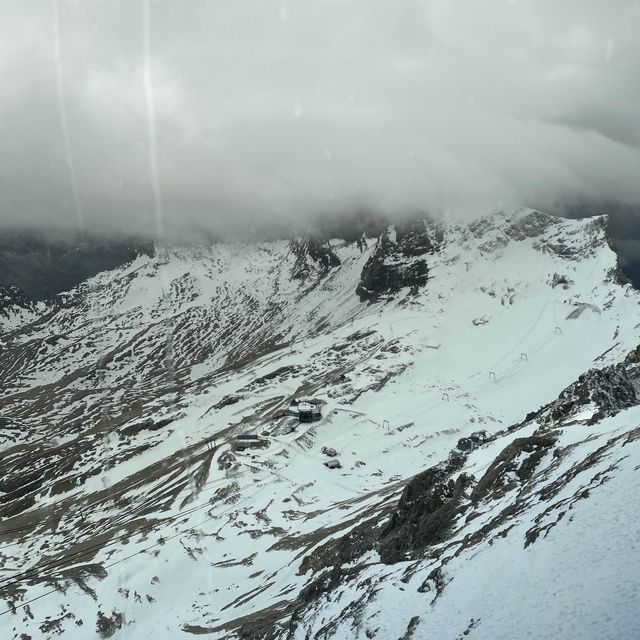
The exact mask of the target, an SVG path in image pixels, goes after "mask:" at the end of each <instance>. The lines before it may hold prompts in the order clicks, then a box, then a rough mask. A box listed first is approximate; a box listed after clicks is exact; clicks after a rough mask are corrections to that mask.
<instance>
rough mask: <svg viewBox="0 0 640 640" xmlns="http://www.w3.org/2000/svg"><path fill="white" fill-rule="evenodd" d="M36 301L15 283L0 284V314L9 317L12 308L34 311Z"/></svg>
mask: <svg viewBox="0 0 640 640" xmlns="http://www.w3.org/2000/svg"><path fill="white" fill-rule="evenodd" d="M35 308H36V303H35V302H34V301H33V300H32V299H31V298H30V297H29V296H27V295H26V294H25V293H24V291H22V290H21V289H19V288H18V287H16V286H13V285H4V284H0V316H4V317H5V318H8V317H9V312H10V311H11V310H19V309H24V310H26V311H34V310H35Z"/></svg>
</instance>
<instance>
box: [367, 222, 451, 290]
mask: <svg viewBox="0 0 640 640" xmlns="http://www.w3.org/2000/svg"><path fill="white" fill-rule="evenodd" d="M441 242H442V234H441V232H440V231H439V230H438V229H437V228H435V227H434V228H432V227H430V226H429V225H428V224H427V223H426V221H423V220H417V221H413V222H408V223H405V224H402V225H399V226H398V227H397V229H396V238H395V241H394V240H392V239H391V237H390V235H389V232H388V231H386V232H385V233H383V234H382V235H381V236H380V238H379V239H378V246H377V247H376V249H375V251H374V252H373V254H372V255H371V257H370V258H369V260H367V263H366V264H365V266H364V268H363V270H362V276H361V278H360V284H359V285H358V288H357V289H356V293H357V294H358V297H359V298H360V302H375V301H376V300H378V299H379V298H380V297H381V296H383V295H389V294H393V293H397V292H398V291H400V289H403V288H405V287H409V288H411V289H413V290H414V291H415V290H417V288H418V287H422V286H424V285H425V284H427V280H428V279H429V268H428V266H427V260H426V259H425V258H424V256H425V255H428V254H433V253H435V252H436V251H437V250H438V247H439V245H440V244H441Z"/></svg>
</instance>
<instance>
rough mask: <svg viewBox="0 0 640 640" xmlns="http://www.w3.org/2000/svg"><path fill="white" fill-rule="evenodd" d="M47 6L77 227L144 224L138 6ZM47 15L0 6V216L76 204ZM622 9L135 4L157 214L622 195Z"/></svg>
mask: <svg viewBox="0 0 640 640" xmlns="http://www.w3.org/2000/svg"><path fill="white" fill-rule="evenodd" d="M283 7H284V8H285V9H283ZM59 14H60V32H61V51H62V59H63V64H64V68H63V69H62V71H63V77H64V87H65V96H66V104H67V106H68V114H67V115H68V122H69V130H70V140H71V147H72V151H73V154H74V160H75V165H76V167H77V174H78V185H79V190H80V192H81V196H82V201H83V203H84V206H85V209H86V211H85V213H86V220H87V224H90V225H103V226H109V225H111V226H114V227H125V228H127V229H132V230H136V229H138V230H139V229H145V228H147V227H148V221H149V216H150V215H151V207H152V198H151V193H150V184H149V166H148V139H147V131H148V128H147V122H146V117H147V112H146V104H145V99H144V86H143V85H144V83H143V78H142V71H141V70H142V65H143V64H144V63H145V61H144V60H143V59H142V53H143V32H142V12H141V9H140V5H139V4H137V3H132V2H129V1H128V0H119V1H116V0H113V1H111V2H108V3H106V2H105V3H101V2H92V1H90V0H83V1H82V2H80V1H79V0H73V1H72V0H67V1H66V2H65V1H64V0H60V2H59ZM283 16H285V18H286V19H283ZM51 19H52V16H51V15H49V14H48V13H47V11H46V10H44V9H43V5H41V4H40V3H39V2H35V0H32V1H28V0H25V1H24V2H20V3H18V2H15V3H3V5H2V6H1V7H0V20H1V21H2V23H3V24H5V25H7V27H8V28H7V29H6V33H7V34H8V37H7V38H5V39H4V40H3V43H2V45H1V51H2V56H1V59H2V62H1V63H0V87H1V88H2V93H3V96H4V100H3V101H2V103H1V104H0V127H1V130H2V134H3V140H4V141H6V144H5V151H4V153H3V155H2V157H0V186H2V188H3V191H4V193H5V197H4V200H3V203H0V221H1V222H4V223H5V224H12V223H15V222H16V221H24V220H33V221H34V222H38V221H40V222H42V221H47V222H50V221H54V222H58V223H64V222H65V221H66V222H69V223H71V222H72V221H73V220H74V219H75V218H74V216H73V211H72V199H71V196H70V193H69V180H68V176H67V175H66V174H65V164H64V162H63V158H62V156H61V154H62V153H63V147H62V143H61V133H60V129H59V118H58V116H57V113H56V109H57V102H56V97H55V74H54V67H53V61H52V60H53V57H52V51H53V43H52V25H51ZM639 23H640V3H638V2H637V1H635V0H620V2H618V3H616V9H615V11H614V10H612V8H611V7H610V6H605V4H603V3H601V2H596V1H595V0H566V1H564V2H562V3H558V2H557V1H556V2H552V1H551V0H518V1H511V2H509V1H506V0H482V1H481V0H461V1H460V2H455V3H453V2H450V1H448V0H421V1H418V0H397V1H396V2H394V3H389V2H387V1H386V0H385V1H383V0H367V1H365V0H321V1H318V0H298V1H297V2H295V3H285V4H282V3H280V4H279V3H270V2H264V1H259V0H234V2H232V3H231V2H226V1H222V0H216V1H214V0H206V1H205V0H191V1H190V2H189V3H186V4H185V3H183V2H179V1H178V0H158V1H157V2H152V3H151V34H150V35H151V48H152V52H153V59H152V60H151V61H150V64H151V65H152V67H151V68H152V77H153V82H154V91H153V93H154V100H155V105H156V116H157V122H156V127H157V131H158V166H159V175H160V182H161V187H162V195H163V200H164V205H165V206H164V208H165V211H166V216H167V223H168V228H171V227H172V226H173V227H174V228H183V227H184V226H185V225H189V224H192V223H196V222H197V223H198V224H205V225H209V226H211V227H212V228H227V227H228V226H229V225H230V224H234V223H235V224H238V225H240V226H242V225H246V224H247V222H248V221H258V222H265V221H269V220H279V221H282V220H292V219H301V220H304V221H306V220H308V219H310V218H311V217H313V216H314V215H315V214H317V213H318V212H326V211H340V210H347V209H350V208H352V207H355V206H360V205H368V206H371V207H375V208H381V209H385V210H388V211H397V210H403V209H415V208H420V209H428V210H458V211H476V210H481V209H483V208H484V207H486V206H494V205H500V204H503V205H508V204H530V205H536V206H545V205H548V206H553V205H555V204H557V203H562V202H570V201H574V200H577V199H598V200H602V201H604V200H609V201H613V202H618V201H619V202H626V203H629V202H638V201H640V182H639V181H638V180H637V175H640V151H639V147H640V112H638V110H637V108H636V105H637V104H639V103H640V82H639V79H640V71H639V69H638V66H637V63H636V61H637V60H638V57H639V56H640V42H639V41H638V39H637V37H636V29H635V25H637V24H639Z"/></svg>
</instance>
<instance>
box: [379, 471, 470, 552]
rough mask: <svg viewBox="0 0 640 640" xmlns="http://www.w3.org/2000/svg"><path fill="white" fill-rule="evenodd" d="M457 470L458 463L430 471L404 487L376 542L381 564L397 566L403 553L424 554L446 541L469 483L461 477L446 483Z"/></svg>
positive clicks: (467, 478) (465, 477) (466, 477)
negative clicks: (395, 564)
mask: <svg viewBox="0 0 640 640" xmlns="http://www.w3.org/2000/svg"><path fill="white" fill-rule="evenodd" d="M459 466H462V463H461V461H451V462H449V463H448V464H445V465H441V466H437V467H432V468H431V469H427V470H426V471H424V472H423V473H421V474H419V475H417V476H416V477H415V478H413V479H412V480H411V481H410V482H409V483H408V484H407V486H406V487H405V489H404V491H403V492H402V496H401V498H400V501H399V503H398V507H397V509H396V510H395V511H394V513H393V514H392V515H391V518H390V519H389V521H388V523H387V525H386V527H385V528H384V530H383V531H382V533H381V534H380V538H379V540H378V552H379V553H380V559H381V560H382V562H385V563H393V562H398V561H400V560H403V559H404V558H405V555H406V554H407V553H410V552H420V551H425V550H426V549H427V548H428V547H430V546H431V545H434V544H438V543H440V542H442V541H443V540H444V539H445V538H446V535H447V534H448V533H449V530H450V528H451V526H452V525H453V522H454V520H455V517H456V515H457V514H458V513H459V510H460V507H461V502H462V499H463V498H464V494H465V490H466V489H467V488H468V487H469V486H470V485H471V483H472V478H471V477H470V476H467V475H466V474H464V473H463V474H461V475H460V476H458V478H457V479H456V480H455V481H454V480H452V479H450V477H451V473H452V471H453V470H454V468H455V467H459Z"/></svg>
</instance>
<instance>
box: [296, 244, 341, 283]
mask: <svg viewBox="0 0 640 640" xmlns="http://www.w3.org/2000/svg"><path fill="white" fill-rule="evenodd" d="M289 246H290V250H291V253H293V254H294V255H295V257H296V259H295V262H294V265H293V269H292V271H291V276H292V277H293V278H296V279H299V280H304V279H305V278H307V277H308V276H309V275H310V274H311V273H313V272H314V271H315V272H317V273H319V274H320V275H324V274H326V273H327V272H328V271H329V269H332V268H334V267H338V266H340V258H338V256H337V255H336V253H335V252H334V251H333V249H331V246H330V245H329V243H328V242H326V243H323V242H320V241H319V240H316V239H314V238H306V239H304V240H300V239H295V240H292V241H291V243H290V245H289Z"/></svg>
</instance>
